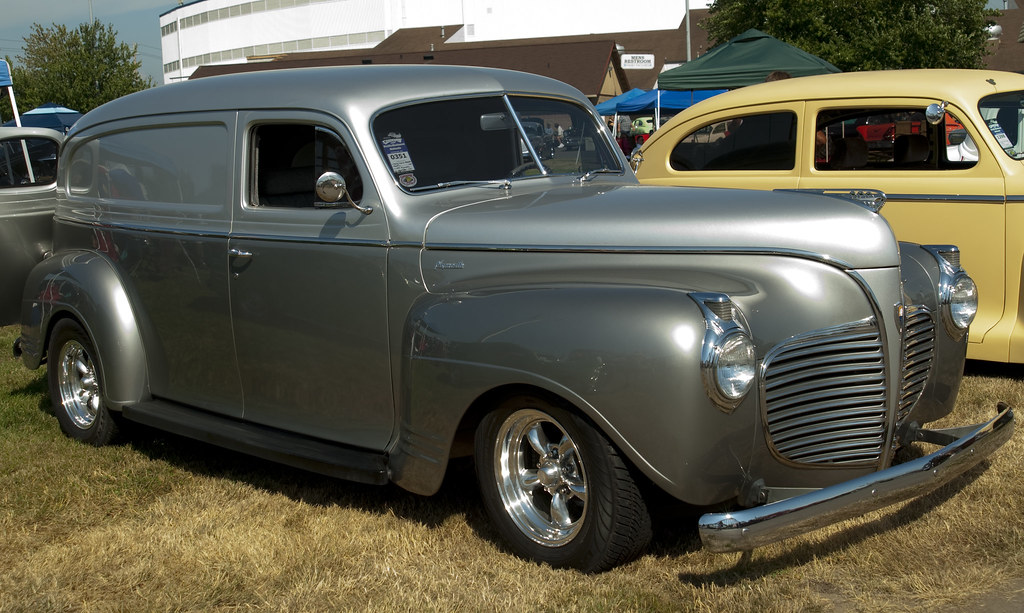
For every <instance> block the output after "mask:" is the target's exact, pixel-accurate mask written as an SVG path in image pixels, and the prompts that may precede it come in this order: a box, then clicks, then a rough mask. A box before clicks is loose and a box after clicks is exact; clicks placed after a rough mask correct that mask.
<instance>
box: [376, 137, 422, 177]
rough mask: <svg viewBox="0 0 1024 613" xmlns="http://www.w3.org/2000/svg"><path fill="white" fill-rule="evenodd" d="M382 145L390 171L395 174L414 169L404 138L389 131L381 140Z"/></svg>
mask: <svg viewBox="0 0 1024 613" xmlns="http://www.w3.org/2000/svg"><path fill="white" fill-rule="evenodd" d="M380 144H381V145H382V146H383V147H384V155H386V156H387V158H388V163H389V164H391V172H393V173H395V174H396V175H397V174H401V173H409V172H413V171H414V170H416V167H415V166H413V163H412V156H410V155H409V148H408V147H406V146H405V139H404V138H402V135H401V134H398V133H397V132H391V133H389V134H388V135H387V137H385V138H384V139H383V140H381V142H380Z"/></svg>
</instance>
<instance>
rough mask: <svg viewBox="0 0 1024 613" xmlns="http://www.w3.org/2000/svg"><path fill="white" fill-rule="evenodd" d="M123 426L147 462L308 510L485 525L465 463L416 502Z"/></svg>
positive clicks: (386, 489) (390, 490)
mask: <svg viewBox="0 0 1024 613" xmlns="http://www.w3.org/2000/svg"><path fill="white" fill-rule="evenodd" d="M125 426H126V427H125V436H124V437H123V440H124V443H125V444H127V445H129V446H131V447H132V448H133V449H135V450H137V451H138V452H139V453H142V454H143V455H145V456H147V457H149V458H151V459H153V460H158V461H162V462H167V463H169V464H171V465H173V466H175V467H176V468H179V469H181V470H183V471H187V472H189V473H192V474H196V475H202V476H205V477H210V478H213V479H228V480H232V481H238V482H242V483H245V484H248V485H250V486H252V487H253V488H255V489H259V490H262V491H265V492H270V493H274V494H279V495H282V496H286V497H288V498H290V499H292V500H295V501H297V502H302V503H305V504H308V505H311V506H319V507H331V506H340V507H344V508H351V509H357V510H360V511H364V512H367V513H371V514H378V515H385V514H388V513H393V514H394V515H396V516H397V517H400V518H403V519H407V520H411V521H415V522H417V523H420V524H422V525H424V526H428V527H436V526H440V525H441V524H443V523H444V521H445V520H446V519H447V518H449V517H451V516H453V515H459V514H464V515H465V516H466V521H467V522H469V523H470V524H471V526H473V527H474V529H475V525H476V524H479V523H481V522H483V523H486V517H484V516H483V511H482V510H479V509H480V501H479V496H478V494H477V491H476V481H475V477H474V474H473V466H472V463H471V462H468V461H464V460H454V461H452V462H451V463H450V464H449V467H448V472H447V474H446V475H445V480H444V482H443V483H442V485H441V489H440V491H439V492H438V493H437V494H435V495H433V496H420V495H417V494H413V493H411V492H407V491H405V490H403V489H401V488H400V487H398V486H396V485H393V484H387V485H368V484H364V483H356V482H353V481H345V480H344V479H338V478H334V477H329V476H324V475H320V474H317V473H313V472H309V471H305V470H302V469H298V468H293V467H290V466H286V465H283V464H278V463H276V462H273V461H270V460H264V459H262V458H258V457H255V456H250V455H246V454H244V453H241V452H236V451H232V450H229V449H223V448H221V447H217V446H215V445H212V444H208V443H204V442H201V441H197V440H194V439H190V438H187V437H184V436H178V435H176V434H171V433H168V432H164V431H162V430H157V429H155V428H150V427H148V426H144V425H140V424H136V423H126V424H125ZM477 516H479V518H478V517H477Z"/></svg>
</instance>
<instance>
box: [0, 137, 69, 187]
mask: <svg viewBox="0 0 1024 613" xmlns="http://www.w3.org/2000/svg"><path fill="white" fill-rule="evenodd" d="M25 160H29V163H28V164H26V163H25ZM56 176H57V143H56V142H54V141H52V140H50V139H48V138H9V139H6V140H2V141H0V189H10V188H13V187H28V186H32V185H49V184H51V183H53V182H54V179H55V178H56Z"/></svg>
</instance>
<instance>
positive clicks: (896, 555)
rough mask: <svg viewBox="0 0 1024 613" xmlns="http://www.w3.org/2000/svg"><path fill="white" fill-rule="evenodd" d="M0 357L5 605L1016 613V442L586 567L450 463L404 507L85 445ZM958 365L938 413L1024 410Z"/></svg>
mask: <svg viewBox="0 0 1024 613" xmlns="http://www.w3.org/2000/svg"><path fill="white" fill-rule="evenodd" d="M15 334H16V330H15V329H14V328H0V347H4V348H7V347H10V346H11V342H12V341H13V339H14V336H15ZM0 356H2V357H0V389H2V390H3V392H2V393H0V611H2V612H14V611H25V612H32V613H38V612H46V611H82V612H92V611H103V612H106V611H133V612H134V611H365V610H373V611H411V610H416V611H421V610H436V611H464V610H467V611H494V610H500V611H759V612H760V611H794V612H795V611H800V612H805V611H887V612H890V611H935V610H942V611H977V610H981V611H1018V610H1022V609H1024V479H1022V471H1021V458H1022V457H1024V443H1022V442H1021V437H1022V436H1024V435H1022V434H1021V433H1020V432H1017V433H1016V434H1015V435H1014V439H1013V440H1012V441H1011V442H1010V443H1009V444H1008V445H1007V446H1006V447H1004V448H1003V449H1002V450H1000V451H999V452H998V453H997V455H996V456H994V458H993V459H992V460H991V462H989V463H986V464H985V465H983V466H982V467H980V468H979V469H976V470H973V471H971V472H969V473H967V474H965V475H964V476H962V477H961V478H959V479H957V480H955V481H954V482H953V483H952V484H950V485H949V486H947V487H946V488H945V489H942V490H939V491H937V492H935V493H934V494H933V495H931V496H928V497H926V498H924V499H921V500H917V501H912V502H909V503H905V504H902V505H896V506H894V507H891V508H889V509H886V510H884V511H880V512H876V513H873V514H871V515H868V516H865V517H863V518H861V519H858V520H856V521H850V522H847V523H844V524H841V525H839V526H836V527H834V528H832V529H828V530H823V531H820V532H816V533H814V534H811V535H807V536H805V537H802V538H798V539H794V540H791V541H788V542H784V543H780V544H776V545H774V546H770V547H765V548H763V549H759V550H757V551H755V552H754V554H753V556H752V558H751V559H750V560H747V561H741V560H740V557H739V556H738V555H719V554H710V553H707V552H705V551H703V550H701V549H700V548H699V547H698V541H697V536H696V532H695V530H694V529H693V527H692V526H693V520H692V518H691V517H687V516H685V515H679V514H678V510H672V512H664V513H662V514H661V515H660V516H659V517H658V520H657V522H656V532H655V544H654V545H653V546H652V547H651V549H650V550H649V551H648V553H647V554H646V555H644V556H643V557H641V558H640V559H638V560H636V561H635V562H633V563H631V564H629V565H626V566H624V567H621V568H618V569H615V570H613V571H610V572H607V573H604V574H600V575H583V574H580V573H577V572H573V571H555V570H552V569H550V568H547V567H543V566H538V565H536V564H532V563H529V562H525V561H523V560H520V559H518V558H515V557H513V556H511V555H509V554H508V553H507V552H506V551H504V549H503V547H502V545H501V544H500V542H498V541H497V538H496V535H495V534H494V532H493V531H492V530H491V528H490V527H489V525H488V522H487V519H486V518H485V516H484V514H483V511H482V509H481V507H480V502H479V498H478V494H477V491H476V487H475V482H474V480H473V474H472V467H471V466H469V465H468V464H461V463H460V464H456V465H455V467H454V470H453V471H452V472H451V474H450V476H449V478H448V480H447V481H446V482H445V484H444V487H443V489H442V491H441V492H440V493H439V494H438V495H436V496H434V497H431V498H423V497H418V496H415V495H412V494H408V493H405V492H403V491H402V490H399V489H397V488H394V487H383V488H375V487H369V486H361V485H355V484H351V483H346V482H342V481H337V480H332V479H329V478H324V477H319V476H317V475H312V474H308V473H304V472H301V471H298V470H292V469H288V468H284V467H280V466H276V465H273V464H270V463H267V462H263V461H259V460H255V459H252V458H249V457H246V456H242V455H238V454H233V453H229V452H224V451H221V450H219V449H216V448H213V447H209V446H206V445H203V444H200V443H196V442H192V441H189V440H186V439H181V438H178V437H174V436H171V435H167V434H163V433H160V432H156V431H153V430H146V429H142V428H136V429H133V430H132V432H130V434H129V435H128V436H127V437H125V439H124V442H122V443H121V444H118V445H114V446H110V447H105V448H99V449H97V448H93V447H89V446H86V445H82V444H78V443H75V442H72V441H71V440H69V439H67V438H65V437H64V436H62V435H61V434H60V431H59V429H58V426H57V422H56V420H55V419H54V418H53V417H52V415H50V414H49V408H48V407H49V404H48V402H49V401H48V399H47V394H46V385H45V373H44V372H43V371H35V372H33V371H28V370H26V369H24V368H22V367H21V366H20V364H19V363H18V362H17V361H16V360H14V359H13V358H12V357H10V353H9V351H7V350H4V351H3V353H2V354H0ZM968 368H969V376H968V378H967V379H966V382H965V385H964V389H963V391H962V393H961V398H960V403H959V406H958V409H957V411H956V413H955V415H954V416H953V419H952V420H951V421H952V422H955V423H967V422H968V421H971V422H975V421H981V419H982V418H983V417H985V416H987V415H988V414H989V413H990V412H992V411H993V410H994V407H995V403H996V401H997V400H1006V401H1008V402H1010V403H1011V404H1013V405H1015V406H1018V407H1024V369H1022V368H1018V367H998V366H991V365H984V364H974V363H972V364H969V367H968Z"/></svg>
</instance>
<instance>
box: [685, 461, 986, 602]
mask: <svg viewBox="0 0 1024 613" xmlns="http://www.w3.org/2000/svg"><path fill="white" fill-rule="evenodd" d="M988 466H989V461H988V460H986V461H983V462H981V463H979V464H978V465H977V466H974V467H973V468H971V469H970V470H968V471H966V472H965V473H963V474H962V475H960V476H959V477H957V478H955V479H953V480H952V481H951V482H949V483H947V484H946V485H944V486H942V487H940V488H939V489H937V490H935V491H934V492H932V493H930V494H928V495H926V496H923V497H921V498H917V499H914V500H911V501H909V502H905V503H902V504H903V506H902V507H900V506H899V505H900V504H901V503H896V504H895V505H892V506H890V507H885V508H883V509H881V510H880V511H879V512H880V513H882V515H881V516H880V517H878V518H877V519H874V520H871V521H869V522H865V523H860V524H856V525H853V526H850V527H849V528H847V529H845V530H843V531H842V532H838V533H835V534H833V535H832V536H829V537H827V538H824V539H822V540H819V541H814V542H805V543H801V544H799V545H796V546H794V547H793V548H791V549H788V550H786V551H783V552H781V553H778V554H776V555H771V556H768V557H759V556H758V552H757V551H756V550H755V551H754V552H753V555H752V556H751V557H750V558H748V559H744V556H742V555H741V554H723V555H734V556H735V557H736V559H737V560H738V561H737V563H736V565H735V566H733V567H731V568H728V569H724V570H719V571H715V572H710V573H679V580H680V581H682V582H683V583H688V584H690V585H693V586H697V587H700V586H716V587H729V586H733V585H735V584H737V583H740V582H742V581H749V580H750V579H752V578H759V577H764V576H767V575H770V574H772V573H774V572H777V571H778V570H780V569H782V568H791V567H795V566H801V565H804V564H808V563H810V562H812V561H813V560H815V559H817V558H821V557H823V556H829V555H833V554H835V553H839V552H842V551H845V550H847V549H849V548H851V547H854V546H856V545H859V544H861V543H863V542H864V541H866V540H868V539H870V538H873V537H877V536H879V535H882V534H884V533H885V532H886V531H890V530H893V529H896V528H898V527H900V526H906V525H909V524H912V523H913V522H915V521H917V520H919V519H920V518H922V517H924V516H925V515H927V514H928V513H929V512H931V511H932V510H933V509H935V508H936V507H938V506H940V505H942V504H943V503H945V502H946V501H948V500H950V499H951V498H953V497H954V496H956V495H957V494H958V493H959V492H960V490H962V489H964V488H965V487H967V486H968V485H970V484H971V483H972V482H974V481H975V480H976V479H978V478H979V477H980V476H981V475H983V474H984V473H985V471H986V470H987V469H988Z"/></svg>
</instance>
